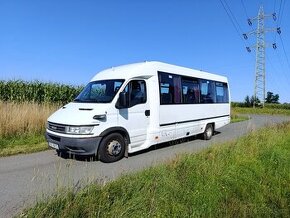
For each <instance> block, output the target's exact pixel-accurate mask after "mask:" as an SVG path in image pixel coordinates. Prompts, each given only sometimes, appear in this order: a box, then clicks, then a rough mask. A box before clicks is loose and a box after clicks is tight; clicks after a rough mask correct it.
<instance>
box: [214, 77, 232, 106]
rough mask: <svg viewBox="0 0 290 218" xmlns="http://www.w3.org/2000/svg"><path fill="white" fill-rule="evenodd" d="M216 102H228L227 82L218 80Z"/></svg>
mask: <svg viewBox="0 0 290 218" xmlns="http://www.w3.org/2000/svg"><path fill="white" fill-rule="evenodd" d="M215 88H216V102H217V103H228V102H229V97H228V86H227V84H226V83H221V82H216V83H215Z"/></svg>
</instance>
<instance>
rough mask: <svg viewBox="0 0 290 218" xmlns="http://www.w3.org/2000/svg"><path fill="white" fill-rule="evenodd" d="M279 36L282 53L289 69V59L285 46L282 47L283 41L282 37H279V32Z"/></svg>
mask: <svg viewBox="0 0 290 218" xmlns="http://www.w3.org/2000/svg"><path fill="white" fill-rule="evenodd" d="M279 38H280V41H281V45H282V48H283V51H284V55H285V58H286V62H287V65H288V68H289V70H290V64H289V59H288V56H287V53H286V50H285V47H284V42H283V40H282V37H281V35H280V34H279Z"/></svg>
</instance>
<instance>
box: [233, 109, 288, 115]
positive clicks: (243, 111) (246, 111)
mask: <svg viewBox="0 0 290 218" xmlns="http://www.w3.org/2000/svg"><path fill="white" fill-rule="evenodd" d="M232 111H233V112H234V113H236V114H269V115H287V116H290V110H289V109H278V108H246V107H232Z"/></svg>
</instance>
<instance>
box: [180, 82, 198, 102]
mask: <svg viewBox="0 0 290 218" xmlns="http://www.w3.org/2000/svg"><path fill="white" fill-rule="evenodd" d="M199 102H200V89H199V83H198V80H197V79H194V78H192V79H191V78H184V79H182V103H184V104H198V103H199Z"/></svg>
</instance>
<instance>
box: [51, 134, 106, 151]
mask: <svg viewBox="0 0 290 218" xmlns="http://www.w3.org/2000/svg"><path fill="white" fill-rule="evenodd" d="M45 138H46V140H47V142H48V145H49V146H50V147H52V148H54V149H56V150H58V151H60V152H65V153H68V154H74V155H96V154H97V151H98V147H99V144H100V142H101V139H102V137H90V138H70V137H63V136H58V135H54V134H51V133H47V132H46V133H45Z"/></svg>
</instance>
